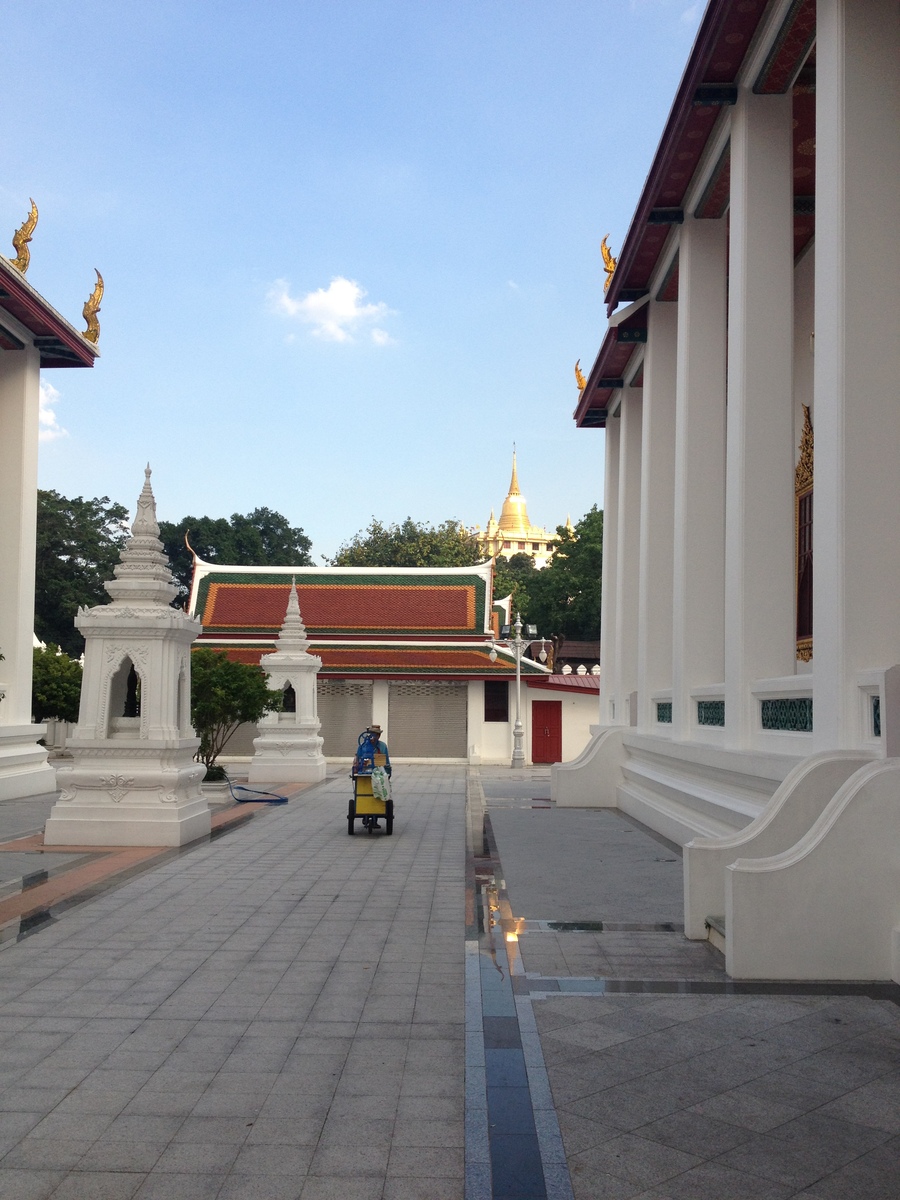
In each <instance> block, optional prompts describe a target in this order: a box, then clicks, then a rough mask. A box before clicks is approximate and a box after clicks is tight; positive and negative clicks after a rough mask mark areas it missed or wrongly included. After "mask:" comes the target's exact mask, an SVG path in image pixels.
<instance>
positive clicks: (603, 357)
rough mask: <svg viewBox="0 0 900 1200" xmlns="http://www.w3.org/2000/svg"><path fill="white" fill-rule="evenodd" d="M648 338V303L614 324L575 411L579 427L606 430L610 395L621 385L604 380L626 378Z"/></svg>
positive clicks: (605, 339)
mask: <svg viewBox="0 0 900 1200" xmlns="http://www.w3.org/2000/svg"><path fill="white" fill-rule="evenodd" d="M646 340H647V308H646V306H644V307H642V308H638V309H637V311H636V312H633V313H632V314H631V315H630V316H629V317H626V319H625V320H624V321H621V322H620V323H619V324H618V325H610V327H609V328H608V329H607V331H606V334H605V336H604V338H603V342H602V344H601V346H600V350H599V351H598V353H597V357H596V358H595V359H594V365H593V366H592V367H591V370H590V373H589V375H588V379H587V383H586V384H585V386H584V391H583V392H582V393H581V396H580V397H579V399H578V407H577V408H576V409H575V412H574V414H573V415H574V417H575V424H576V425H577V426H578V428H579V429H583V428H600V429H602V428H604V427H605V426H606V409H607V407H608V405H609V401H610V398H611V396H612V394H613V392H614V391H616V390H617V388H618V387H619V386H621V385H620V384H619V383H618V382H616V383H615V385H613V384H612V383H607V384H606V385H605V386H603V381H604V380H612V379H615V380H616V381H618V380H619V379H622V377H623V375H624V372H625V370H626V369H627V367H628V364H629V362H630V361H631V357H632V355H633V354H634V352H635V350H637V348H638V346H639V345H640V344H641V343H642V342H646Z"/></svg>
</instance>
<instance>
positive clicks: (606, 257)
mask: <svg viewBox="0 0 900 1200" xmlns="http://www.w3.org/2000/svg"><path fill="white" fill-rule="evenodd" d="M600 253H601V254H602V255H603V270H604V271H605V272H606V283H604V285H603V292H604V295H605V294H606V293H607V292H608V291H609V285H610V284H611V283H612V277H613V275H614V274H615V271H616V263H617V262H618V259H615V258H613V253H612V250H610V248H609V234H607V235H606V237H605V238H604V239H603V241H602V242H601V243H600Z"/></svg>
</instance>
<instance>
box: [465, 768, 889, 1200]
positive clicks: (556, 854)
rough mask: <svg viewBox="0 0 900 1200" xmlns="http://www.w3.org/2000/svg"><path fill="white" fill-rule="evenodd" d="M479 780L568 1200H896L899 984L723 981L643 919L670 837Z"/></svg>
mask: <svg viewBox="0 0 900 1200" xmlns="http://www.w3.org/2000/svg"><path fill="white" fill-rule="evenodd" d="M482 775H483V776H484V777H485V787H484V793H485V801H486V813H487V817H488V821H489V825H490V827H491V829H492V833H493V836H494V838H495V843H494V845H495V848H496V851H497V858H496V862H495V866H496V868H497V874H498V876H500V877H501V878H502V882H503V883H504V884H505V888H502V889H501V896H500V904H499V910H498V927H499V929H500V930H501V931H505V932H506V946H507V949H508V950H509V951H510V969H511V971H512V973H513V984H514V990H515V992H516V1002H517V1007H518V1010H519V1024H520V1026H522V1025H524V1023H525V1022H526V1021H527V1020H528V1019H529V1018H531V1019H533V1020H534V1021H535V1023H536V1026H537V1029H538V1032H539V1036H540V1062H541V1067H542V1069H545V1070H546V1073H547V1077H548V1079H549V1084H550V1090H551V1092H552V1097H553V1102H554V1109H555V1120H556V1122H557V1124H558V1128H559V1129H560V1131H561V1135H562V1142H563V1145H564V1148H565V1158H566V1162H567V1165H568V1173H569V1179H570V1181H571V1187H572V1191H573V1193H574V1196H575V1198H576V1200H787V1198H788V1197H804V1198H806V1200H896V1197H897V1196H898V1195H900V1007H898V1005H897V1003H896V1000H897V999H898V998H900V989H898V988H896V987H887V988H880V989H879V988H878V987H872V988H869V989H863V988H859V987H857V988H854V987H853V986H852V985H850V986H842V985H840V984H837V985H831V986H829V985H827V984H826V985H822V986H820V987H814V986H813V987H807V988H804V987H803V986H802V985H790V984H786V985H785V984H782V985H766V984H765V983H761V984H748V985H736V984H731V983H730V982H729V981H728V979H727V977H726V975H725V972H724V959H723V958H722V956H721V955H719V954H717V953H716V952H715V951H714V950H712V948H711V947H710V946H709V945H708V944H707V943H697V942H688V941H686V939H685V938H684V937H683V935H682V934H681V932H680V931H679V930H678V929H676V930H672V931H665V930H663V929H659V928H657V929H654V928H652V925H653V923H654V922H653V918H654V915H655V917H656V922H657V923H664V922H666V921H669V920H671V917H672V910H673V903H674V902H675V901H676V900H677V898H678V891H679V890H680V882H681V871H680V853H679V852H678V851H677V850H675V849H674V848H672V847H670V848H669V849H667V848H666V847H667V843H665V842H664V841H661V840H660V839H658V838H657V837H656V836H655V835H652V836H651V835H649V834H648V833H647V831H644V830H643V829H642V828H641V827H640V826H636V825H635V824H634V823H632V822H629V821H628V820H627V819H626V818H624V817H623V816H622V815H621V814H618V813H615V812H602V811H594V812H577V811H571V810H556V811H553V810H551V811H544V812H540V811H536V810H534V809H533V808H532V804H533V803H534V798H535V797H536V796H538V795H540V794H541V792H540V789H537V790H536V789H535V786H534V781H533V780H531V781H529V780H526V779H522V780H521V781H517V780H516V779H515V777H514V773H510V774H509V775H507V776H506V778H505V780H504V781H500V780H499V779H498V778H497V774H496V772H493V771H490V772H485V771H483V772H482ZM673 857H674V858H676V860H679V861H677V873H676V872H675V871H673V870H672V866H671V863H670V862H669V861H667V860H671V859H672V858H673ZM660 860H661V861H660ZM541 863H544V864H546V867H547V869H548V870H552V872H553V888H554V889H555V895H556V897H557V903H556V904H555V906H553V907H548V904H549V902H550V900H551V898H552V896H553V894H554V893H553V892H551V891H550V890H549V888H548V882H547V879H546V878H545V877H542V871H541ZM635 879H640V880H641V886H640V887H635V886H634V880H635ZM562 914H565V915H563V916H562V919H560V917H561V915H562ZM629 917H630V918H631V920H629ZM554 918H556V920H554ZM579 918H580V920H581V922H582V925H583V926H584V925H588V924H590V925H593V926H596V928H584V927H582V928H578V923H579V920H578V919H579ZM600 926H602V928H600ZM511 931H512V932H511ZM510 937H512V941H510V940H509V939H510ZM617 989H621V990H617ZM866 991H868V993H869V994H866ZM888 995H889V996H891V997H892V998H890V999H889V998H886V997H887V996H888ZM532 1014H533V1015H532ZM548 1194H549V1189H548ZM557 1194H560V1195H561V1194H563V1193H562V1192H559V1193H557Z"/></svg>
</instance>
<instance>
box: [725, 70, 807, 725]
mask: <svg viewBox="0 0 900 1200" xmlns="http://www.w3.org/2000/svg"><path fill="white" fill-rule="evenodd" d="M792 119H793V117H792V109H791V96H790V95H786V96H756V95H754V94H753V93H752V92H750V91H748V90H746V89H742V91H741V93H740V95H739V97H738V102H737V104H736V106H735V108H734V110H733V113H732V132H731V216H730V220H731V232H730V248H729V250H730V252H729V272H730V274H729V300H728V414H727V436H728V445H727V470H726V511H725V561H726V571H725V580H726V597H725V734H726V741H727V744H728V745H729V746H731V747H732V748H735V749H739V748H744V747H749V746H750V745H751V744H752V743H753V741H754V737H755V735H756V731H757V729H758V718H757V713H756V709H755V706H754V702H753V696H752V694H751V685H752V684H753V682H754V681H755V680H757V679H760V678H771V677H774V676H781V675H788V674H791V673H793V671H794V662H795V654H796V650H795V647H796V638H795V633H794V630H795V619H794V444H793V442H794V426H793V287H794V232H793V230H794V210H793V146H792Z"/></svg>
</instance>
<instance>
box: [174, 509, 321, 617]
mask: <svg viewBox="0 0 900 1200" xmlns="http://www.w3.org/2000/svg"><path fill="white" fill-rule="evenodd" d="M185 534H187V535H188V540H189V541H190V543H191V546H193V548H194V551H195V552H196V553H197V554H198V555H199V556H200V558H202V559H204V560H205V561H206V562H214V563H229V564H233V565H234V566H240V567H257V566H259V567H264V566H273V567H282V566H283V567H290V566H297V567H309V566H312V561H313V560H312V558H311V557H310V553H309V552H310V548H311V546H312V542H311V541H310V539H309V538H308V537H307V536H306V534H305V533H304V532H303V530H302V529H301V528H299V526H297V527H295V526H292V525H291V523H290V522H289V521H288V519H287V517H284V516H282V514H281V513H278V512H273V511H272V509H271V508H255V509H254V510H253V512H251V513H247V514H246V515H242V514H241V513H233V514H232V516H231V518H230V519H229V520H226V518H225V517H219V518H215V517H183V518H182V520H180V521H178V522H175V523H173V522H172V521H160V523H159V536H160V540H161V541H162V543H163V546H164V547H165V552H166V554H167V555H168V558H169V562H170V563H171V564H172V573H173V575H174V576H175V579H176V580H177V582H178V585H179V593H180V596H181V598H182V599H184V598H186V597H187V596H188V595H189V594H190V590H191V574H192V571H193V558H192V557H191V553H190V551H189V550H188V548H187V546H186V545H185V544H184V538H185Z"/></svg>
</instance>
